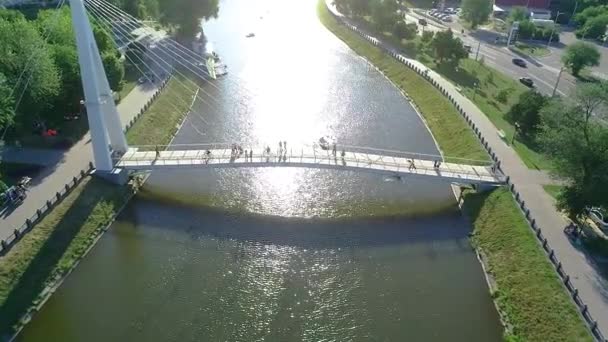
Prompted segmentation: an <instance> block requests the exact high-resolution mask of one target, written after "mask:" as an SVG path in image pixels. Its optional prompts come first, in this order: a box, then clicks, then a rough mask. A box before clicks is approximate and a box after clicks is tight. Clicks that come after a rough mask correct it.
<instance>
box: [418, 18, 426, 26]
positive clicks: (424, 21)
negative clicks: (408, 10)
mask: <svg viewBox="0 0 608 342" xmlns="http://www.w3.org/2000/svg"><path fill="white" fill-rule="evenodd" d="M418 24H420V25H422V26H426V25H428V22H427V21H426V19H418Z"/></svg>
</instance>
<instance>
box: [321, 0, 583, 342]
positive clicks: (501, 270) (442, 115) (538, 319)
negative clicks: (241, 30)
mask: <svg viewBox="0 0 608 342" xmlns="http://www.w3.org/2000/svg"><path fill="white" fill-rule="evenodd" d="M318 14H319V18H320V20H321V22H322V23H323V24H324V25H325V26H326V27H327V28H328V29H329V30H330V31H332V32H333V33H334V34H336V35H337V36H338V37H339V38H340V39H342V40H343V41H344V42H346V43H347V44H348V45H349V46H350V47H351V48H352V49H353V50H354V51H355V52H357V53H359V54H361V55H362V56H364V57H366V58H367V59H368V60H369V61H370V62H371V63H372V64H374V65H376V66H377V67H378V68H379V69H380V70H381V71H383V72H384V73H385V74H386V75H387V76H388V77H389V78H390V79H391V80H392V81H393V82H394V83H395V84H397V85H398V86H400V87H401V88H402V89H404V90H405V91H406V92H407V93H408V94H409V95H410V96H411V97H412V99H413V100H414V102H416V103H417V104H418V106H419V107H420V108H421V112H422V115H423V116H424V117H425V118H426V119H427V121H428V122H429V126H430V128H431V131H432V132H433V135H434V136H435V137H436V139H437V141H438V143H439V145H440V146H441V148H442V149H444V152H445V153H446V154H448V155H453V156H467V157H470V155H471V152H470V151H466V148H465V147H464V146H465V145H467V144H470V146H475V147H477V146H478V144H473V143H472V142H471V139H475V137H474V136H473V134H472V132H471V130H470V129H469V128H468V126H466V124H464V122H462V120H459V119H460V116H459V114H458V113H457V112H456V111H455V110H454V109H453V108H452V106H451V105H450V104H449V102H448V101H447V100H445V98H443V96H442V95H441V94H439V93H438V92H437V91H436V90H435V89H434V88H433V87H432V86H431V85H430V84H429V83H428V82H426V81H424V80H423V79H422V78H420V77H419V76H417V75H416V74H415V73H414V72H412V71H409V69H408V68H407V67H406V66H403V65H402V64H401V63H398V62H396V61H395V60H394V59H393V58H392V57H389V56H388V55H386V54H384V53H383V52H382V51H381V50H380V49H378V48H376V47H374V46H372V45H371V44H369V43H367V42H366V41H365V40H363V39H362V38H360V37H359V35H357V34H356V33H354V32H352V31H351V30H349V29H347V28H346V27H344V26H342V25H341V24H340V23H339V22H337V21H336V20H335V19H334V18H333V17H332V16H331V14H330V13H329V12H328V10H327V8H326V7H325V5H324V2H323V1H320V2H319V6H318ZM468 66H469V67H472V65H468ZM408 71H409V72H408ZM477 72H478V73H479V70H478V71H477ZM482 77H484V78H485V79H488V80H489V81H492V82H494V83H497V87H499V86H500V83H501V82H502V81H503V80H502V79H496V78H494V79H493V76H487V75H485V76H483V75H482ZM507 83H508V82H507ZM507 83H505V84H507ZM497 89H498V88H497ZM467 91H471V94H470V95H471V97H472V95H473V93H472V91H473V89H464V92H465V93H466V92H467ZM476 96H477V97H480V94H479V93H478V94H476ZM486 97H487V94H486ZM438 102H442V105H441V106H442V107H443V111H441V112H436V111H435V110H436V109H437V107H435V106H436V105H437V103H438ZM475 102H477V101H475ZM497 113H498V112H497ZM494 119H500V120H502V116H501V115H500V116H496V117H495V118H494ZM439 120H441V121H444V122H440V123H437V121H439ZM446 121H448V122H450V124H447V123H446ZM452 125H456V127H458V131H457V132H458V133H455V132H454V131H452V128H453V127H452ZM461 140H464V141H466V143H462V141H461ZM475 153H480V152H475ZM465 198H466V199H465V211H466V212H467V213H468V215H469V216H470V217H471V220H472V223H473V226H474V229H475V230H474V232H475V234H474V237H473V243H474V244H475V245H477V246H478V247H479V248H480V249H481V250H483V252H484V254H485V255H486V258H487V260H486V261H487V264H488V266H489V272H490V273H491V274H492V276H493V277H494V279H495V281H496V285H497V287H498V292H497V293H495V294H494V296H495V298H496V301H497V303H498V305H499V307H500V309H501V311H502V312H503V313H504V315H505V316H506V319H507V320H508V323H509V324H510V325H511V326H512V329H511V331H510V332H509V334H508V336H507V339H508V340H512V341H590V340H591V336H590V334H589V332H588V330H587V328H586V326H585V324H584V322H583V321H582V319H581V318H580V316H579V314H578V312H577V311H576V308H575V306H574V304H573V303H572V301H571V300H570V298H569V297H568V294H567V293H566V291H565V289H564V288H563V286H562V285H561V283H560V281H559V279H558V276H557V274H556V273H555V271H554V270H553V267H552V265H551V264H550V262H549V260H548V259H547V257H546V256H545V255H544V252H543V251H542V250H541V249H540V246H539V245H538V243H537V241H536V238H535V237H534V235H533V234H532V232H531V230H530V228H529V227H528V224H527V222H526V221H525V219H524V217H523V215H522V213H521V212H520V210H519V208H518V207H517V205H516V203H515V201H514V200H513V198H512V196H511V194H510V193H509V191H508V190H507V189H502V188H501V189H497V190H495V191H493V192H491V193H486V194H475V193H468V194H467V195H466V197H465Z"/></svg>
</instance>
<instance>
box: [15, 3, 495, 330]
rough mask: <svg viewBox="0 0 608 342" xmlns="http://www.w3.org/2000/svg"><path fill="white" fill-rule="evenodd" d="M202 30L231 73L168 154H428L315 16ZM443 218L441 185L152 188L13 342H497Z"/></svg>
mask: <svg viewBox="0 0 608 342" xmlns="http://www.w3.org/2000/svg"><path fill="white" fill-rule="evenodd" d="M204 30H205V34H206V36H207V37H208V39H209V41H210V42H211V43H212V44H213V46H214V49H215V51H217V52H218V53H219V55H220V56H221V57H222V59H223V61H224V62H225V63H226V64H227V65H228V67H229V71H230V73H229V75H228V76H227V77H226V78H224V79H220V80H218V81H216V82H214V84H213V86H210V85H206V86H205V87H203V89H202V90H201V96H202V97H203V98H204V99H203V100H199V101H197V102H196V103H195V105H194V110H193V112H192V113H191V114H190V115H189V116H188V117H187V119H186V122H185V123H184V125H183V126H182V127H181V129H180V131H179V133H178V135H177V137H176V138H175V140H174V143H175V144H188V143H210V142H230V141H239V142H243V143H244V144H245V145H247V144H268V145H271V146H272V148H273V149H274V148H277V147H278V141H287V142H288V146H296V145H297V144H299V143H310V142H313V141H316V140H318V139H319V137H321V136H325V135H331V136H334V137H336V139H337V141H338V143H339V144H340V143H344V144H350V145H358V146H370V147H376V148H384V149H396V150H402V151H412V152H418V153H431V154H436V153H438V151H437V147H436V146H435V143H434V141H433V139H432V136H431V135H430V133H429V132H428V130H427V129H426V127H425V125H424V123H423V121H422V120H421V118H420V117H419V116H418V115H417V113H416V112H415V111H414V110H413V108H412V107H411V106H410V105H409V103H408V102H407V100H406V99H405V98H404V97H403V96H402V95H401V94H400V92H399V91H398V90H397V89H396V88H395V87H393V86H392V84H391V83H390V82H389V81H388V80H386V79H385V78H384V77H383V76H382V75H381V74H380V73H378V72H377V71H376V70H374V69H373V68H370V66H369V65H368V64H367V63H366V62H365V61H364V60H362V59H361V58H359V57H357V56H356V55H355V54H354V53H353V52H352V51H350V50H349V49H348V48H347V47H346V46H345V45H344V44H343V43H342V42H340V41H339V40H338V39H337V38H335V37H334V36H333V35H332V34H331V33H329V32H328V31H327V30H325V28H324V27H323V26H322V25H321V24H320V23H319V22H318V20H317V18H316V14H315V1H314V0H299V1H293V0H289V1H285V0H223V1H221V2H220V12H219V17H218V18H217V19H213V20H210V21H208V22H206V23H205V24H204ZM250 32H253V33H255V37H252V38H246V35H247V34H248V33H250ZM446 206H450V207H453V206H454V196H453V194H452V192H451V188H450V186H449V185H448V184H442V183H436V182H432V181H431V182H429V181H423V180H415V181H413V180H412V181H408V180H407V179H405V180H402V181H396V180H391V179H383V178H381V177H379V176H377V175H371V174H370V175H366V174H357V173H352V172H346V171H329V170H303V169H288V168H286V169H280V168H277V169H257V170H256V169H252V170H247V169H240V170H221V171H218V170H215V171H205V170H190V171H171V172H167V173H164V174H153V175H152V177H150V179H149V181H148V183H147V184H146V187H145V189H144V191H143V192H142V194H141V195H138V196H137V197H136V198H135V199H134V200H133V201H132V202H131V203H130V205H129V206H128V207H127V208H126V210H125V211H124V212H123V213H122V214H121V216H120V217H119V219H118V220H117V222H116V223H115V224H113V226H112V227H111V229H110V230H109V231H108V232H107V233H106V234H105V235H104V236H103V237H102V239H101V240H100V241H99V243H98V244H97V246H96V247H95V248H94V249H93V251H92V252H91V253H90V254H89V255H88V256H87V258H86V259H84V260H83V262H82V263H81V264H80V266H79V267H78V268H77V269H76V270H75V272H74V273H73V274H72V275H71V276H70V277H69V278H68V279H67V280H66V282H65V283H64V284H63V285H62V287H61V288H60V289H59V290H58V291H57V292H56V293H55V294H54V295H53V296H52V298H51V299H50V300H49V302H48V303H47V304H46V305H45V306H44V307H43V309H42V310H41V312H40V313H39V314H37V315H36V316H35V317H34V319H33V321H32V322H31V323H30V324H29V325H28V326H27V327H26V329H25V330H24V331H23V333H22V334H21V335H20V338H19V339H20V340H23V341H405V340H411V341H443V340H450V341H498V340H500V339H501V328H500V324H499V320H498V316H497V313H496V311H495V309H494V307H493V305H492V301H491V298H490V296H489V293H488V289H487V286H486V283H485V281H484V278H483V273H482V270H481V266H480V265H479V263H478V262H477V260H476V258H475V255H474V253H473V251H472V250H471V247H470V245H469V242H468V240H467V234H468V233H469V232H470V229H471V228H470V226H469V225H468V224H467V223H466V221H465V220H464V219H463V218H462V216H461V215H460V214H459V213H458V212H457V211H454V210H448V211H445V210H443V211H441V212H440V213H434V214H432V215H428V213H429V212H433V211H437V210H440V209H445V207H446ZM420 212H425V213H427V215H425V216H423V217H421V216H412V214H413V213H420Z"/></svg>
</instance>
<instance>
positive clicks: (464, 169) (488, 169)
mask: <svg viewBox="0 0 608 342" xmlns="http://www.w3.org/2000/svg"><path fill="white" fill-rule="evenodd" d="M248 150H249V153H248V152H247V150H245V153H246V154H245V155H243V154H236V155H235V154H234V153H233V152H232V151H231V149H230V146H228V145H227V146H218V147H217V148H213V149H205V148H204V147H202V148H199V149H189V150H168V151H161V152H158V153H157V152H155V151H138V150H137V148H131V149H129V151H127V153H125V154H124V155H123V156H122V158H121V159H120V160H119V161H118V163H117V164H116V165H117V167H120V168H125V169H127V170H157V169H176V168H238V167H303V168H317V169H334V170H354V171H358V172H372V173H379V174H382V175H388V176H398V177H400V176H407V177H423V178H429V177H430V178H434V179H435V180H438V181H445V182H451V183H458V184H489V185H500V184H504V182H505V177H504V176H503V175H502V173H501V172H500V171H498V172H496V170H495V168H494V167H493V166H491V165H489V164H486V165H483V166H481V165H470V164H467V163H466V161H462V162H459V163H452V162H442V163H440V164H439V165H437V164H436V160H441V157H440V156H435V157H431V156H424V155H418V154H411V153H408V152H403V153H394V154H382V153H381V151H379V150H373V151H360V150H359V151H353V150H351V149H348V148H347V149H342V148H341V150H340V152H338V151H336V153H335V154H334V153H332V152H331V151H330V150H323V149H321V148H319V147H317V146H295V147H292V146H290V147H289V149H286V150H284V149H281V150H274V151H268V152H267V151H266V149H265V148H264V147H261V146H259V147H252V148H250V149H248Z"/></svg>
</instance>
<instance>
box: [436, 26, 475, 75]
mask: <svg viewBox="0 0 608 342" xmlns="http://www.w3.org/2000/svg"><path fill="white" fill-rule="evenodd" d="M431 45H432V47H433V49H434V50H435V57H436V58H437V59H438V60H439V63H440V64H443V63H446V64H449V65H452V66H455V65H458V62H459V61H460V60H461V59H463V58H466V57H467V56H468V55H469V53H468V52H467V50H466V49H465V48H464V45H463V44H462V41H461V40H460V38H455V37H454V32H452V30H451V29H448V30H447V31H440V32H437V33H435V37H434V38H433V41H432V42H431Z"/></svg>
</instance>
